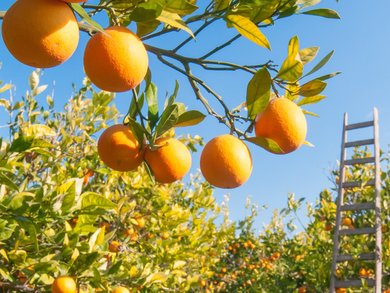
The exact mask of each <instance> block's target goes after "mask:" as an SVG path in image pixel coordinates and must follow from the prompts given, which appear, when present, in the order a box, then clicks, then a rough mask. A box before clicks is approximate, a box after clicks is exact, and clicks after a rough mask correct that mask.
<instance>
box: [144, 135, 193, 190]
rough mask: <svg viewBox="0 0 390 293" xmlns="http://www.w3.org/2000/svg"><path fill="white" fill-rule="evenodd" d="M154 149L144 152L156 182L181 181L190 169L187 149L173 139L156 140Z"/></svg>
mask: <svg viewBox="0 0 390 293" xmlns="http://www.w3.org/2000/svg"><path fill="white" fill-rule="evenodd" d="M155 144H156V145H157V146H158V147H156V148H152V147H148V148H146V150H145V161H146V162H147V163H148V165H149V167H150V169H151V170H152V173H153V175H154V177H155V179H156V181H158V182H160V183H172V182H174V181H176V180H180V179H182V178H183V177H184V176H185V175H186V174H187V172H188V171H189V170H190V167H191V153H190V151H189V150H188V148H187V147H186V146H185V145H184V144H183V143H182V142H181V141H179V140H177V139H175V138H169V137H163V138H159V139H157V140H156V142H155Z"/></svg>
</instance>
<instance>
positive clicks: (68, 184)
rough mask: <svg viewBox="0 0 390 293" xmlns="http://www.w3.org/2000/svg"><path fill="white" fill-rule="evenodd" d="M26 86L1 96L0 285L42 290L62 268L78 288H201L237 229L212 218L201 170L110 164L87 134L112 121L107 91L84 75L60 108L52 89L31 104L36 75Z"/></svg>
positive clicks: (190, 141) (191, 140)
mask: <svg viewBox="0 0 390 293" xmlns="http://www.w3.org/2000/svg"><path fill="white" fill-rule="evenodd" d="M30 85H31V91H29V92H28V93H27V95H26V96H25V97H23V98H22V99H21V100H20V101H17V102H12V101H11V100H6V99H3V100H1V105H2V106H4V108H5V109H6V111H8V113H9V115H10V116H9V117H10V120H11V121H12V122H10V128H9V135H10V139H9V140H5V139H2V140H1V156H0V166H1V171H0V182H1V191H0V218H1V219H0V227H1V229H0V288H2V291H5V292H47V291H49V290H50V286H51V284H52V283H53V280H54V279H55V278H56V277H58V276H62V275H66V276H70V277H73V278H74V279H75V281H76V282H77V285H78V288H80V292H95V289H96V290H98V289H100V290H101V291H105V292H111V290H113V289H114V288H115V287H116V286H120V285H121V286H123V287H127V288H129V289H134V290H145V291H148V290H150V291H161V290H168V289H167V288H171V289H172V290H177V291H187V290H190V288H192V289H193V288H195V289H196V288H197V287H199V286H198V284H199V280H200V279H202V278H208V277H209V276H210V273H211V269H210V267H211V266H212V264H213V263H215V262H216V261H217V260H218V258H219V255H220V254H221V250H223V249H224V247H225V243H226V242H227V239H229V238H231V237H233V234H234V225H233V224H229V223H228V222H227V218H224V219H225V220H223V221H222V223H221V224H219V225H217V224H216V223H215V219H216V217H219V216H222V218H223V213H222V212H223V210H222V209H221V206H219V205H217V204H216V202H215V199H214V197H213V195H212V189H211V187H210V186H209V185H208V184H206V183H204V182H202V181H200V179H199V175H198V176H194V177H193V178H192V179H191V181H190V182H189V183H188V184H184V183H181V182H177V183H174V184H171V185H156V184H155V183H154V181H153V180H151V178H150V177H149V175H148V173H147V172H146V170H145V168H144V167H140V168H138V171H137V172H126V173H123V172H117V171H112V170H110V169H109V168H108V167H106V166H105V165H104V164H103V163H101V162H100V160H99V158H98V154H97V147H96V142H95V140H94V139H93V138H92V134H93V133H95V132H96V131H98V130H99V129H102V128H104V127H105V126H106V123H109V122H110V121H112V120H115V119H117V117H118V110H117V109H116V107H115V106H114V105H111V104H110V103H111V102H112V100H113V95H112V94H109V93H107V92H95V91H94V90H93V89H92V87H91V85H90V83H89V82H86V84H85V87H83V88H82V89H81V90H80V91H78V92H75V94H74V96H73V97H72V98H71V100H70V101H69V102H68V103H67V104H66V105H65V108H64V111H62V112H56V111H54V108H53V107H54V104H53V99H52V98H51V97H50V96H48V97H47V103H44V104H45V105H44V104H38V102H37V100H38V99H39V97H37V95H38V94H39V92H40V91H42V90H43V89H44V86H40V85H39V73H38V72H34V73H33V74H32V75H31V77H30ZM6 87H7V85H6V86H5V87H3V88H2V89H5V88H6ZM182 141H183V142H185V143H186V145H188V146H189V147H190V148H192V149H195V148H196V147H197V145H198V144H199V143H202V141H201V139H200V138H199V137H190V136H188V137H186V138H182Z"/></svg>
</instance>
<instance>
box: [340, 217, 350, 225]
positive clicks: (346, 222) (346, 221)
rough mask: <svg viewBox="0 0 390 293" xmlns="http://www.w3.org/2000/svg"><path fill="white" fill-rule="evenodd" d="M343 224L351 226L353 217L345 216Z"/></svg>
mask: <svg viewBox="0 0 390 293" xmlns="http://www.w3.org/2000/svg"><path fill="white" fill-rule="evenodd" d="M342 224H343V225H344V226H351V225H352V219H351V218H343V221H342Z"/></svg>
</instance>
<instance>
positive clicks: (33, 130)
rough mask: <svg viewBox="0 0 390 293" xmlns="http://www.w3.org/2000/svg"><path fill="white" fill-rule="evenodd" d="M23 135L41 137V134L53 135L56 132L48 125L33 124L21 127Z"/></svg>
mask: <svg viewBox="0 0 390 293" xmlns="http://www.w3.org/2000/svg"><path fill="white" fill-rule="evenodd" d="M23 133H24V135H25V136H27V137H30V136H33V137H42V136H55V135H56V132H55V131H54V130H53V129H51V128H50V127H49V126H47V125H44V124H33V125H30V126H28V127H26V128H24V129H23Z"/></svg>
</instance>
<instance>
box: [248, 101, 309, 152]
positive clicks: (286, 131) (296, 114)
mask: <svg viewBox="0 0 390 293" xmlns="http://www.w3.org/2000/svg"><path fill="white" fill-rule="evenodd" d="M255 132H256V137H264V138H270V139H272V140H274V141H275V142H276V143H277V144H278V145H279V147H280V148H281V149H282V151H283V153H284V154H287V153H290V152H292V151H294V150H296V149H297V148H299V147H300V146H301V145H302V144H303V143H304V141H305V138H306V132H307V124H306V118H305V115H304V114H303V112H302V109H301V108H300V107H299V106H297V105H296V104H295V103H294V102H292V101H290V100H289V99H286V98H275V99H273V100H271V101H270V102H269V104H268V106H267V107H266V108H265V110H264V111H263V112H261V113H259V114H258V115H257V117H256V120H255Z"/></svg>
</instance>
